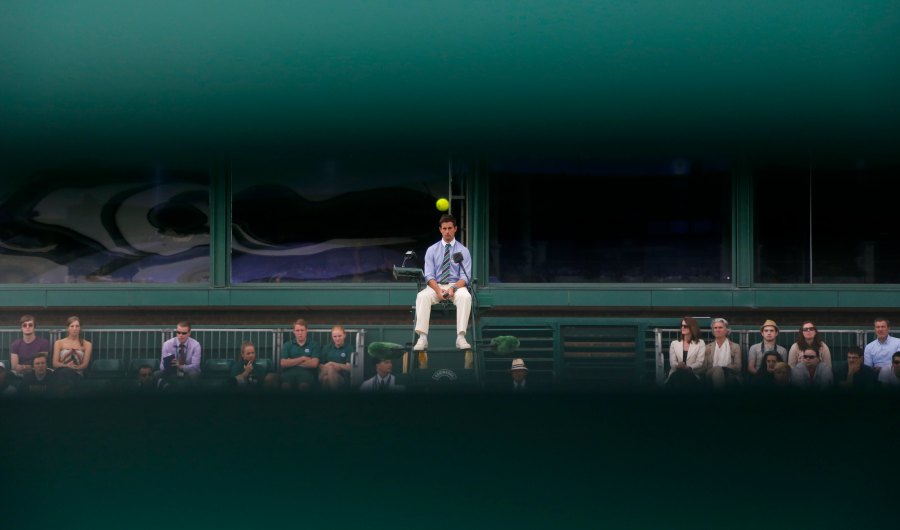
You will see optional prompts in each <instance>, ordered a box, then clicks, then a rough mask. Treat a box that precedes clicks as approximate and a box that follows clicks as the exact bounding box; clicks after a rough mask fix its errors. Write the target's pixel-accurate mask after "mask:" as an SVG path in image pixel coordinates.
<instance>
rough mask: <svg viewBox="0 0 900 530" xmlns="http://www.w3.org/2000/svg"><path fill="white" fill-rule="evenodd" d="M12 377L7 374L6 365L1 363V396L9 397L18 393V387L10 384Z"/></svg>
mask: <svg viewBox="0 0 900 530" xmlns="http://www.w3.org/2000/svg"><path fill="white" fill-rule="evenodd" d="M10 379H12V377H10V376H8V375H7V373H6V363H5V362H3V361H0V396H9V395H12V394H15V393H16V387H15V385H13V384H12V383H11V382H10Z"/></svg>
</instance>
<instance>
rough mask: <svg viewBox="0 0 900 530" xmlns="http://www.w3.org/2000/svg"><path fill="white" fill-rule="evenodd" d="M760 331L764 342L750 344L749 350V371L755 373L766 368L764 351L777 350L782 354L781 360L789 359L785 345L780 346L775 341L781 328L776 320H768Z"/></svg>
mask: <svg viewBox="0 0 900 530" xmlns="http://www.w3.org/2000/svg"><path fill="white" fill-rule="evenodd" d="M759 333H760V335H762V339H763V340H762V342H758V343H756V344H754V345H753V346H750V350H749V351H748V352H747V371H748V372H750V373H751V374H755V373H756V371H757V370H760V369H762V368H765V365H764V364H763V363H762V358H763V354H764V353H768V352H770V351H775V352H777V353H778V354H779V355H780V356H781V360H785V359H787V350H786V349H785V348H784V346H779V345H778V344H776V343H775V339H777V338H778V333H779V329H778V324H776V323H775V321H774V320H766V321H765V323H763V325H762V327H760V328H759Z"/></svg>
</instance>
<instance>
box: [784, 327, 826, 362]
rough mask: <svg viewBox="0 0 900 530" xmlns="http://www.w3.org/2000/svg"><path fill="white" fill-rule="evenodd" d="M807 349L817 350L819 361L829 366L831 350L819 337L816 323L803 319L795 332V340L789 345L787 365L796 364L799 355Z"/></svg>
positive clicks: (798, 360)
mask: <svg viewBox="0 0 900 530" xmlns="http://www.w3.org/2000/svg"><path fill="white" fill-rule="evenodd" d="M807 349H811V350H813V351H817V352H819V359H820V360H821V362H822V363H824V364H826V365H828V366H831V350H829V349H828V345H827V344H825V341H823V340H822V339H821V338H820V337H819V332H818V330H817V329H816V325H815V324H813V323H812V322H811V321H809V320H806V321H804V322H803V324H801V325H800V331H798V332H797V342H795V343H794V345H793V346H791V350H790V351H789V352H788V365H790V367H791V368H793V367H795V366H797V364H798V363H799V362H800V355H802V353H803V351H804V350H807Z"/></svg>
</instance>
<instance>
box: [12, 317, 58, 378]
mask: <svg viewBox="0 0 900 530" xmlns="http://www.w3.org/2000/svg"><path fill="white" fill-rule="evenodd" d="M19 325H20V326H21V328H22V338H19V339H16V340H14V341H13V342H12V344H10V345H9V361H10V365H11V366H10V368H11V369H12V372H13V373H14V374H15V375H17V376H18V377H23V376H24V375H25V374H27V373H28V372H30V371H31V363H32V360H33V359H34V358H35V356H36V355H37V354H39V353H43V354H44V355H49V354H50V342H49V341H48V340H47V339H45V338H43V337H38V336H37V335H36V334H35V332H34V331H35V326H36V322H35V320H34V317H33V316H31V315H22V318H20V319H19Z"/></svg>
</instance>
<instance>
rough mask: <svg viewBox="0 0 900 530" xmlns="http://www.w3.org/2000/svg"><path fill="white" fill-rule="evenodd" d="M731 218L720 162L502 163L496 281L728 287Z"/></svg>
mask: <svg viewBox="0 0 900 530" xmlns="http://www.w3.org/2000/svg"><path fill="white" fill-rule="evenodd" d="M731 211H732V208H731V174H730V170H729V169H728V168H727V167H726V166H725V165H724V164H721V163H719V164H713V163H704V162H700V161H683V160H676V161H671V160H668V161H664V162H655V161H646V162H639V163H634V162H626V163H614V162H596V161H587V162H585V161H563V162H539V163H538V162H505V163H497V164H494V165H493V167H492V170H491V196H490V212H491V214H490V217H491V222H490V223H491V224H490V249H491V256H490V275H491V278H490V279H491V281H492V282H530V283H536V282H540V283H545V282H647V283H658V282H672V283H679V282H710V283H718V282H729V281H730V280H731Z"/></svg>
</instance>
